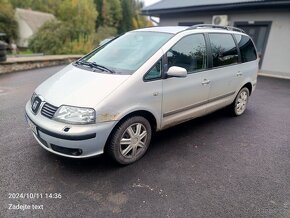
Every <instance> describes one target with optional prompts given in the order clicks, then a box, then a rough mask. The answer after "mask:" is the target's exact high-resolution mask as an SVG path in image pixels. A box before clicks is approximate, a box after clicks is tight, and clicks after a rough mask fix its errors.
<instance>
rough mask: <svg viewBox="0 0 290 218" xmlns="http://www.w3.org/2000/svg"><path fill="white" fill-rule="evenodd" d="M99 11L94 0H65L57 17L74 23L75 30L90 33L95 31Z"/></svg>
mask: <svg viewBox="0 0 290 218" xmlns="http://www.w3.org/2000/svg"><path fill="white" fill-rule="evenodd" d="M97 16H98V12H97V10H96V6H95V4H94V2H93V0H85V1H84V0H63V1H62V3H61V4H60V5H59V8H58V10H57V11H56V17H57V18H58V19H60V20H62V21H65V22H69V23H71V24H72V25H73V28H74V29H75V31H77V32H79V33H80V34H85V35H89V34H92V33H94V32H95V21H96V19H97Z"/></svg>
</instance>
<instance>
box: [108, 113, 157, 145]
mask: <svg viewBox="0 0 290 218" xmlns="http://www.w3.org/2000/svg"><path fill="white" fill-rule="evenodd" d="M134 116H142V117H144V118H145V119H147V120H148V122H149V123H150V126H151V128H152V132H156V131H157V129H158V127H157V125H158V123H157V119H156V117H155V116H154V115H153V114H152V113H151V112H149V111H147V110H137V111H133V112H130V113H128V114H126V115H125V116H123V117H122V118H121V119H120V120H119V121H118V122H117V124H116V125H115V126H114V128H113V129H112V131H111V132H110V134H109V137H108V138H107V141H106V144H105V150H106V147H107V145H108V142H110V140H111V137H112V134H113V133H114V131H115V130H116V128H118V127H119V126H120V125H121V124H122V123H123V122H124V121H125V120H127V119H128V118H130V117H134Z"/></svg>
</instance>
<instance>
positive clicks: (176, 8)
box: [142, 0, 290, 77]
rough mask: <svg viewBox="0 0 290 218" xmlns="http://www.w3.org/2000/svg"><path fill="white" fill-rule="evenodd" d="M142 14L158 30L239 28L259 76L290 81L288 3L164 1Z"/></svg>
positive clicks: (262, 1) (277, 0) (216, 0)
mask: <svg viewBox="0 0 290 218" xmlns="http://www.w3.org/2000/svg"><path fill="white" fill-rule="evenodd" d="M142 13H143V14H144V15H148V16H157V17H159V18H160V23H159V25H161V26H175V25H181V26H184V25H185V26H191V25H195V24H217V25H230V26H236V27H239V28H241V29H243V30H244V31H245V32H246V33H247V34H249V35H250V36H251V37H252V39H253V41H254V42H255V44H256V47H257V50H258V52H259V54H260V58H261V61H260V68H261V72H262V73H266V74H267V73H270V74H272V75H273V74H274V75H277V76H279V75H280V76H286V77H290V53H289V51H290V40H289V39H290V1H287V0H284V1H279V0H276V1H270V0H267V1H265V0H232V1H228V0H220V1H218V0H204V1H201V0H187V1H184V0H183V1H182V0H180V1H174V0H163V1H161V2H158V3H156V4H154V5H151V6H148V7H145V8H143V10H142Z"/></svg>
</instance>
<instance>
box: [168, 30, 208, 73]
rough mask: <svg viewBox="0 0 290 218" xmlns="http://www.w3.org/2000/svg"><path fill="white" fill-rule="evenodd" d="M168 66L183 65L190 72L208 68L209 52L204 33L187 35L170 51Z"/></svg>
mask: <svg viewBox="0 0 290 218" xmlns="http://www.w3.org/2000/svg"><path fill="white" fill-rule="evenodd" d="M167 58H168V68H169V67H172V66H177V67H183V68H185V69H186V70H187V72H188V73H193V72H195V71H198V70H202V69H206V67H207V53H206V45H205V40H204V36H203V34H194V35H190V36H186V37H184V38H183V39H181V40H180V41H179V42H178V43H177V44H175V45H174V46H173V47H172V48H171V49H170V50H169V51H168V52H167Z"/></svg>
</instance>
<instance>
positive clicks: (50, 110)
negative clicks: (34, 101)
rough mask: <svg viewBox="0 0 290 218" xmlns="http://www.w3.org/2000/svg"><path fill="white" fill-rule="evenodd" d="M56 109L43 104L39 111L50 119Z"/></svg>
mask: <svg viewBox="0 0 290 218" xmlns="http://www.w3.org/2000/svg"><path fill="white" fill-rule="evenodd" d="M57 109H58V107H55V106H53V105H51V104H48V103H45V104H44V105H43V107H42V109H41V114H42V115H43V116H45V117H47V118H50V119H51V118H52V117H53V115H54V114H55V112H56V111H57Z"/></svg>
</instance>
